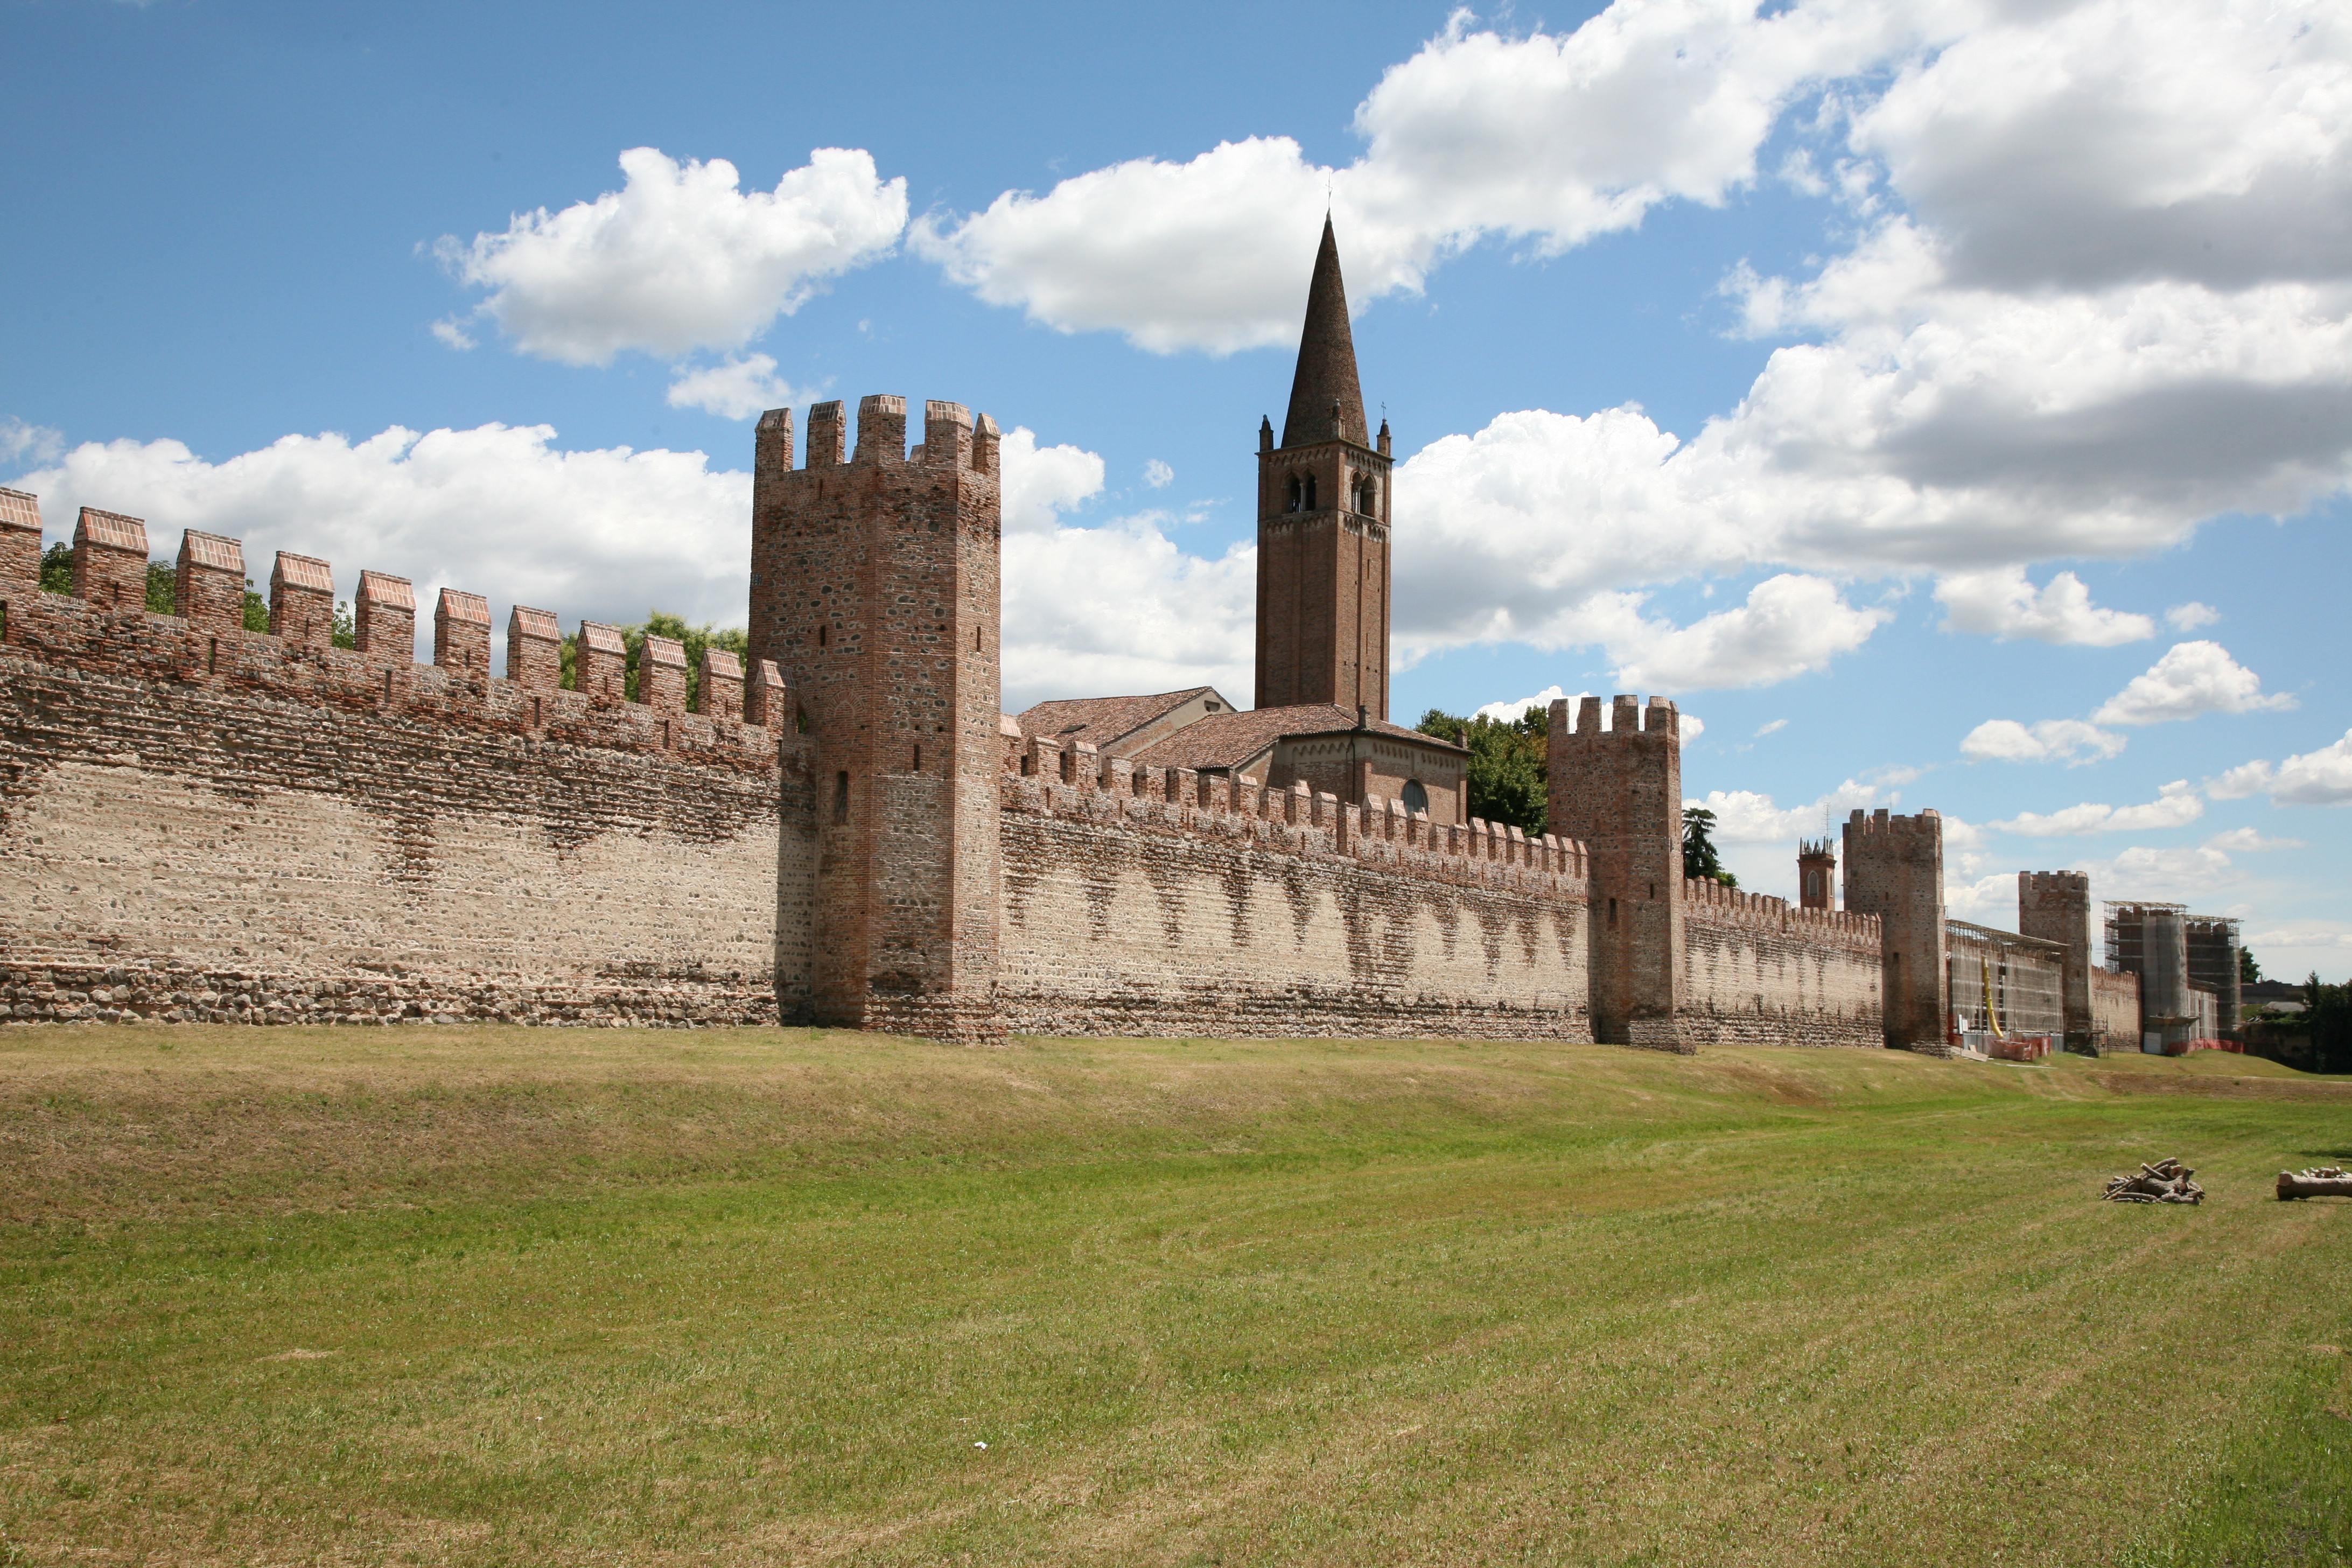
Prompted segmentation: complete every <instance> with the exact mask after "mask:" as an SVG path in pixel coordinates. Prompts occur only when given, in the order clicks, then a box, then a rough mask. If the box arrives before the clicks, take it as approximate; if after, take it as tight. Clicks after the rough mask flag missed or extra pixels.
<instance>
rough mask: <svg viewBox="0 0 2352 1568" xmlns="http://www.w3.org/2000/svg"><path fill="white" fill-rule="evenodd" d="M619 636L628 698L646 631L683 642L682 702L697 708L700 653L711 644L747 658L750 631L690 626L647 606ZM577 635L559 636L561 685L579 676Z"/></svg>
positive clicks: (632, 695)
mask: <svg viewBox="0 0 2352 1568" xmlns="http://www.w3.org/2000/svg"><path fill="white" fill-rule="evenodd" d="M619 629H620V633H621V640H622V642H624V643H625V644H626V645H627V646H628V649H629V667H628V675H627V686H626V690H627V693H628V699H629V700H630V701H632V702H635V700H637V658H638V656H640V655H641V654H643V653H644V652H645V650H646V636H647V635H648V634H651V635H652V636H654V637H675V638H676V639H677V640H678V641H679V642H682V643H684V644H685V645H686V705H687V706H688V708H690V709H693V710H696V711H700V710H701V707H702V656H703V654H704V653H705V652H706V651H708V650H709V649H711V648H714V647H715V648H717V649H719V651H720V652H721V653H731V654H733V655H734V656H735V657H736V658H739V659H740V658H749V657H750V655H751V633H750V632H748V631H746V630H744V628H742V627H741V626H688V625H687V624H686V617H685V616H673V615H671V614H670V613H669V612H668V611H667V610H648V611H646V618H645V619H644V620H642V621H640V622H638V623H637V624H636V625H635V626H622V627H621V628H619ZM579 647H580V635H579V634H578V633H577V632H574V633H573V634H572V635H571V636H570V637H565V638H564V639H563V653H562V657H563V689H565V690H566V691H576V690H578V689H579V688H580V680H579V668H580V667H579Z"/></svg>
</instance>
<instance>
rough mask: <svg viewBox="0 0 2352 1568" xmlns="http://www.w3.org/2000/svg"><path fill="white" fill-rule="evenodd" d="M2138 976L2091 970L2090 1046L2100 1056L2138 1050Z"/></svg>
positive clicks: (2111, 970)
mask: <svg viewBox="0 0 2352 1568" xmlns="http://www.w3.org/2000/svg"><path fill="white" fill-rule="evenodd" d="M2139 1036H2140V1027H2139V976H2138V975H2137V974H2129V973H2125V972H2124V971H2122V970H2120V969H2097V968H2095V969H2093V970H2092V971H2091V1045H2092V1048H2093V1049H2094V1050H2095V1051H2096V1052H2097V1053H2098V1054H2099V1055H2100V1056H2103V1057H2105V1056H2113V1055H2114V1054H2116V1052H2118V1051H2137V1050H2138V1049H2139V1045H2140V1040H2139Z"/></svg>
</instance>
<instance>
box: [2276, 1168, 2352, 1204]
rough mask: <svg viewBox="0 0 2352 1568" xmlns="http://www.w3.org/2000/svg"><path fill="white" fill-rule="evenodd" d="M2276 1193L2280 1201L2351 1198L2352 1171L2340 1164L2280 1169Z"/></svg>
mask: <svg viewBox="0 0 2352 1568" xmlns="http://www.w3.org/2000/svg"><path fill="white" fill-rule="evenodd" d="M2278 1194H2279V1200H2280V1201H2281V1202H2284V1201H2285V1200H2286V1199H2288V1198H2352V1171H2347V1170H2346V1169H2345V1168H2344V1167H2343V1166H2341V1165H2315V1166H2313V1167H2312V1168H2311V1169H2309V1170H2307V1171H2281V1172H2280V1173H2279V1184H2278Z"/></svg>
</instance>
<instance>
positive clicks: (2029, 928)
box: [2017, 871, 2099, 1056]
mask: <svg viewBox="0 0 2352 1568" xmlns="http://www.w3.org/2000/svg"><path fill="white" fill-rule="evenodd" d="M2017 930H2018V932H2019V934H2020V935H2022V936H2032V937H2039V938H2041V939H2042V941H2044V942H2057V943H2058V944H2060V945H2061V946H2063V948H2065V950H2066V959H2065V965H2064V973H2063V976H2062V977H2061V983H2060V991H2061V996H2062V1001H2063V1016H2062V1018H2061V1021H2060V1025H2059V1027H2060V1028H2061V1029H2062V1030H2063V1033H2064V1035H2065V1039H2066V1048H2067V1049H2068V1050H2070V1051H2074V1052H2076V1053H2078V1054H2081V1055H2086V1056H2095V1055H2097V1054H2098V1041H2097V1039H2096V1036H2097V1034H2098V1032H2099V1028H2098V1022H2097V1020H2096V1018H2095V1016H2093V1010H2092V1006H2091V971H2092V970H2093V969H2095V968H2096V967H2097V964H2098V955H2097V953H2096V952H2095V951H2094V950H2093V948H2092V945H2091V944H2092V940H2093V936H2094V931H2093V925H2092V919H2091V879H2090V878H2089V877H2087V876H2085V875H2084V874H2083V873H2082V872H2080V871H2020V872H2019V873H2018V874H2017Z"/></svg>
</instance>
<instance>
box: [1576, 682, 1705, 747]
mask: <svg viewBox="0 0 2352 1568" xmlns="http://www.w3.org/2000/svg"><path fill="white" fill-rule="evenodd" d="M1572 717H1573V719H1574V722H1573V723H1570V718H1571V711H1570V707H1569V703H1568V700H1567V699H1566V698H1559V699H1556V700H1554V701H1553V702H1552V705H1551V732H1552V734H1553V735H1555V736H1557V737H1559V739H1560V740H1561V741H1562V742H1566V743H1569V744H1571V745H1579V746H1594V745H1609V744H1612V743H1614V744H1622V743H1624V742H1628V741H1630V740H1632V739H1633V737H1634V736H1637V735H1647V736H1653V737H1654V736H1659V735H1664V736H1666V737H1668V738H1669V739H1672V740H1675V741H1677V742H1679V741H1680V739H1681V736H1682V716H1681V714H1680V713H1679V712H1677V711H1676V710H1675V705H1674V702H1673V700H1671V699H1668V698H1664V697H1656V696H1653V697H1652V698H1651V699H1650V701H1649V705H1648V706H1647V707H1646V708H1645V707H1643V704H1642V700H1641V699H1640V698H1639V697H1636V696H1633V695H1630V694H1628V693H1624V692H1620V693H1618V695H1617V696H1616V697H1615V698H1614V699H1613V700H1612V701H1611V703H1610V705H1609V722H1608V723H1607V724H1606V725H1605V726H1604V725H1603V724H1602V723H1601V699H1599V698H1598V697H1584V698H1580V699H1578V700H1577V702H1576V706H1575V709H1574V710H1573V714H1572Z"/></svg>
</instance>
